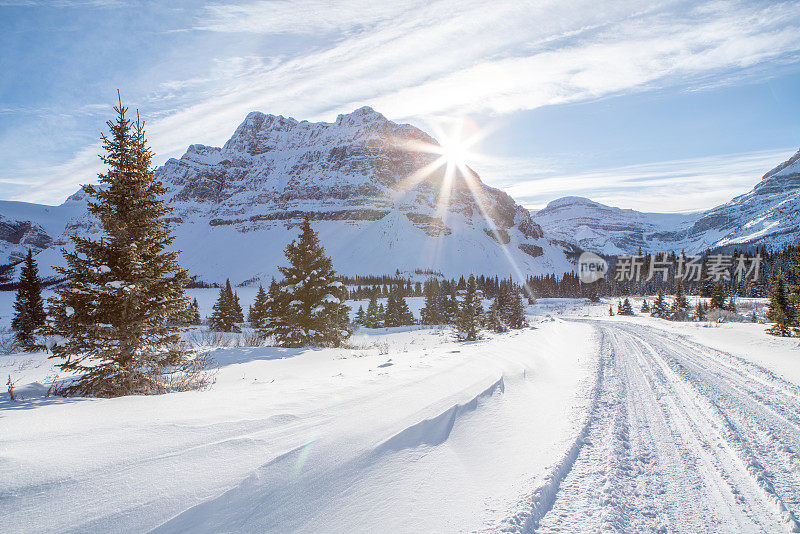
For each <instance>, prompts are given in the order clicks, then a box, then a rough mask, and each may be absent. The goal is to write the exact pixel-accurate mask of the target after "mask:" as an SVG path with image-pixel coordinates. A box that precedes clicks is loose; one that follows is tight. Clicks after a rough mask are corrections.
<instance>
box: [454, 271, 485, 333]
mask: <svg viewBox="0 0 800 534" xmlns="http://www.w3.org/2000/svg"><path fill="white" fill-rule="evenodd" d="M462 280H463V277H462ZM463 295H464V296H463V298H462V299H461V302H460V305H459V308H458V315H457V317H456V322H455V327H456V337H457V338H458V339H459V340H460V341H475V340H476V339H478V332H479V331H480V328H481V324H482V323H483V305H482V304H481V298H482V295H481V293H480V292H479V291H478V287H477V284H476V283H475V275H474V274H471V275H469V279H468V280H467V282H466V283H465V284H464V290H463Z"/></svg>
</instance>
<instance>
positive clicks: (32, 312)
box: [11, 249, 47, 350]
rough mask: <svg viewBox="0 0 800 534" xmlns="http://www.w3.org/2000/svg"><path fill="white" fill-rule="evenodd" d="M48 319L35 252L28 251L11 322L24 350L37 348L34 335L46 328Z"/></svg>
mask: <svg viewBox="0 0 800 534" xmlns="http://www.w3.org/2000/svg"><path fill="white" fill-rule="evenodd" d="M46 319H47V315H46V314H45V312H44V301H43V300H42V280H41V279H40V278H39V268H38V267H37V266H36V260H34V259H33V252H31V250H30V249H28V255H27V256H26V257H25V263H24V265H23V266H22V271H21V272H20V277H19V287H18V288H17V299H16V301H15V302H14V318H13V319H12V321H11V328H12V330H14V336H15V337H16V339H17V342H19V344H20V345H21V346H22V348H24V349H25V350H35V349H36V348H37V345H36V341H35V336H34V335H35V333H36V331H37V330H38V329H39V328H41V327H42V326H44V323H45V320H46Z"/></svg>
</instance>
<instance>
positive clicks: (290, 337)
mask: <svg viewBox="0 0 800 534" xmlns="http://www.w3.org/2000/svg"><path fill="white" fill-rule="evenodd" d="M286 259H287V260H289V266H288V267H279V268H278V269H279V270H280V272H281V273H282V274H283V276H284V281H283V282H282V283H281V295H280V299H281V300H282V301H283V303H284V306H283V308H282V312H281V314H280V317H278V318H277V321H276V325H275V328H274V335H275V338H276V340H277V341H278V343H279V344H281V345H284V346H287V347H302V346H306V345H333V346H339V345H341V343H342V341H344V340H345V339H347V337H348V336H349V335H350V326H349V320H348V310H349V308H348V307H347V306H346V305H344V304H343V300H344V299H345V287H344V284H342V283H341V282H339V281H338V280H337V279H336V271H334V270H333V261H331V259H330V258H329V257H328V256H326V255H325V249H324V248H323V247H322V244H321V243H320V242H319V237H317V233H316V232H314V230H313V228H311V223H310V222H309V220H308V219H307V218H306V219H305V220H304V221H303V223H302V224H301V225H300V236H299V237H298V238H297V239H295V240H294V241H292V242H291V243H290V244H289V245H288V246H287V247H286Z"/></svg>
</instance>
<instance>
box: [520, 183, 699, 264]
mask: <svg viewBox="0 0 800 534" xmlns="http://www.w3.org/2000/svg"><path fill="white" fill-rule="evenodd" d="M699 216H700V214H693V215H680V214H663V213H642V212H640V211H636V210H631V209H620V208H614V207H611V206H606V205H605V204H600V203H599V202H595V201H593V200H589V199H588V198H582V197H564V198H559V199H557V200H554V201H552V202H551V203H550V204H548V205H547V206H546V207H545V208H543V209H541V210H539V211H538V212H536V213H535V214H534V216H533V220H534V221H535V222H536V223H537V224H539V225H540V226H541V227H542V230H543V231H544V232H546V233H547V235H548V236H550V237H553V238H555V239H561V240H564V241H568V242H571V243H575V244H576V245H577V246H579V247H580V248H582V249H584V250H591V251H595V252H601V253H603V254H610V255H615V254H636V253H637V252H638V250H639V249H641V250H664V249H667V250H671V249H672V248H674V246H675V245H677V244H679V238H677V236H676V232H675V230H676V229H677V228H680V227H682V226H686V225H688V224H691V223H692V222H693V221H694V220H696V219H697V218H698V217H699Z"/></svg>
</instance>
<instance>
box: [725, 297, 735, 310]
mask: <svg viewBox="0 0 800 534" xmlns="http://www.w3.org/2000/svg"><path fill="white" fill-rule="evenodd" d="M725 309H726V310H728V311H732V312H733V313H736V299H735V298H734V297H733V295H731V298H730V299H728V304H726V305H725Z"/></svg>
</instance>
